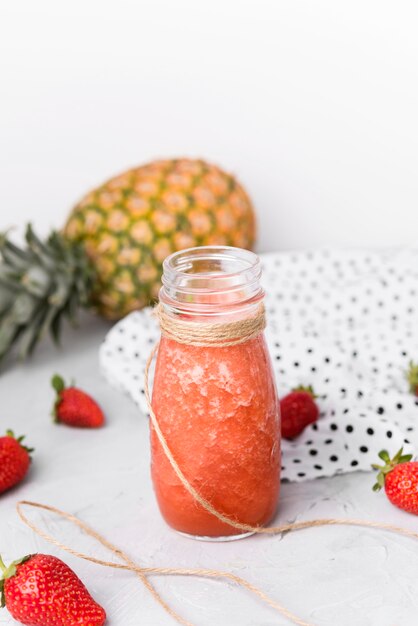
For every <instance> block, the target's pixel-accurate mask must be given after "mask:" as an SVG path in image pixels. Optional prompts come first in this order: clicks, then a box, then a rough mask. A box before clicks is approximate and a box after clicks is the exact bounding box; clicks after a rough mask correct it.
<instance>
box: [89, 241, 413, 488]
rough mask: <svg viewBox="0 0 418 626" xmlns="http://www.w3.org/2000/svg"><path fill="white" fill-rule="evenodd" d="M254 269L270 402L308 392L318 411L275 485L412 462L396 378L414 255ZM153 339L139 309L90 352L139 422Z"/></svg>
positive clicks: (409, 311) (402, 360)
mask: <svg viewBox="0 0 418 626" xmlns="http://www.w3.org/2000/svg"><path fill="white" fill-rule="evenodd" d="M262 262H263V270H264V271H263V276H264V277H263V282H264V287H265V290H266V294H267V295H266V309H267V314H268V328H267V331H266V338H267V342H268V345H269V349H270V354H271V357H272V364H273V368H274V371H275V375H276V382H277V387H278V392H279V396H280V397H283V396H284V395H285V394H286V393H288V392H289V390H290V389H292V388H293V387H295V386H297V385H300V384H305V385H309V384H312V385H313V387H314V389H315V392H316V393H317V395H318V396H319V398H318V400H317V402H318V404H319V407H320V411H321V417H320V419H319V421H318V423H317V424H313V425H311V426H309V427H308V428H306V429H305V431H304V432H303V433H302V434H301V435H300V436H299V437H298V438H296V439H295V440H294V441H284V442H283V445H282V448H283V469H282V476H283V478H284V479H287V480H292V481H303V480H309V479H312V478H317V477H320V476H332V475H334V474H339V473H342V472H350V471H356V470H369V469H370V465H371V463H373V462H376V459H377V454H378V452H379V451H380V450H382V449H384V448H386V449H388V450H389V451H390V452H391V453H395V452H396V451H397V450H398V449H399V448H400V447H401V446H404V449H405V450H407V451H408V452H412V453H413V452H414V449H415V447H416V446H417V447H418V426H417V424H418V399H417V398H415V397H414V396H412V395H411V394H409V392H408V387H407V382H406V379H405V376H404V372H405V370H406V369H407V367H408V363H409V361H410V360H411V359H415V360H416V361H418V251H417V252H413V251H408V252H399V253H389V252H387V253H375V252H355V253H354V252H348V251H347V252H343V251H340V252H337V251H334V252H333V251H317V252H301V253H293V254H288V253H274V254H265V255H262ZM158 336H159V332H158V328H157V327H156V321H155V319H154V317H153V316H152V315H151V311H150V310H149V309H146V310H143V311H140V312H135V313H131V314H130V315H129V316H128V317H126V318H125V319H124V320H122V321H121V322H119V323H118V324H116V326H114V327H113V328H112V330H111V331H110V332H109V333H108V335H107V337H106V338H105V341H104V342H103V344H102V346H101V349H100V364H101V369H102V372H103V373H104V375H105V376H106V378H107V379H108V381H109V382H110V383H111V384H112V385H113V386H114V387H116V388H117V389H119V390H121V391H123V392H125V393H127V394H129V395H130V396H131V397H132V398H133V400H134V401H135V402H136V403H137V404H138V405H139V406H140V408H141V409H142V410H143V411H144V413H146V404H145V398H144V390H143V371H144V368H145V362H146V360H147V357H148V355H149V352H150V349H151V347H152V345H153V344H154V343H155V342H156V341H157V340H158ZM405 440H406V441H405Z"/></svg>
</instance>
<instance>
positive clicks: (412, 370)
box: [406, 361, 418, 394]
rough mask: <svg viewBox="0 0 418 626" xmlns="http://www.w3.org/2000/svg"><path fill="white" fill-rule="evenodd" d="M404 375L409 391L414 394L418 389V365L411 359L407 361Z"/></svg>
mask: <svg viewBox="0 0 418 626" xmlns="http://www.w3.org/2000/svg"><path fill="white" fill-rule="evenodd" d="M406 377H407V380H408V383H409V389H410V391H411V393H415V394H416V393H417V390H418V365H416V364H415V363H414V362H413V361H410V362H409V370H408V372H407V376H406Z"/></svg>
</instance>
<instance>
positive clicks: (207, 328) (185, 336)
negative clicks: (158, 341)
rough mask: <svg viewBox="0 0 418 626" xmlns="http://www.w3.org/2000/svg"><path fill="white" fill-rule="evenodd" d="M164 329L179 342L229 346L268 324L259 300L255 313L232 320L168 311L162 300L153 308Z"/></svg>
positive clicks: (220, 346) (194, 344)
mask: <svg viewBox="0 0 418 626" xmlns="http://www.w3.org/2000/svg"><path fill="white" fill-rule="evenodd" d="M154 312H155V315H156V317H157V319H158V322H159V325H160V328H161V333H162V334H163V335H164V336H165V337H168V338H169V339H174V341H177V343H183V344H187V345H189V346H199V347H211V348H226V347H229V346H237V345H239V344H241V343H245V342H246V341H249V340H250V339H253V338H254V337H257V335H259V334H260V333H262V332H263V330H264V329H265V327H266V316H265V309H264V305H263V304H260V305H259V306H258V308H257V311H256V313H255V315H250V316H248V317H246V318H245V319H240V320H234V321H229V322H209V323H208V322H194V321H187V320H183V319H180V318H178V317H174V316H172V315H169V314H168V313H166V311H165V309H164V306H163V305H162V304H161V303H160V304H157V306H156V307H155V309H154Z"/></svg>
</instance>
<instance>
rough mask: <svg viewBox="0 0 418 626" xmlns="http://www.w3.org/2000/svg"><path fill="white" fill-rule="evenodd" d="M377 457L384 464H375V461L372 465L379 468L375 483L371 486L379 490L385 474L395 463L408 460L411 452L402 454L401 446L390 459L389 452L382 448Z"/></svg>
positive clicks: (410, 457)
mask: <svg viewBox="0 0 418 626" xmlns="http://www.w3.org/2000/svg"><path fill="white" fill-rule="evenodd" d="M379 458H380V459H382V461H384V465H377V464H375V463H373V465H372V468H373V469H375V470H379V473H378V475H377V480H376V483H375V484H374V486H373V491H380V490H381V489H382V487H384V486H385V478H386V476H387V474H389V473H390V472H391V471H392V470H393V468H394V467H396V466H397V465H400V464H401V463H407V462H408V461H410V460H411V459H412V454H404V453H403V448H401V449H400V450H398V452H397V453H396V454H395V456H394V457H393V459H391V458H390V455H389V452H388V451H387V450H382V451H381V452H379Z"/></svg>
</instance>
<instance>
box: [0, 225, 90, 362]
mask: <svg viewBox="0 0 418 626" xmlns="http://www.w3.org/2000/svg"><path fill="white" fill-rule="evenodd" d="M25 241H26V247H24V248H21V247H18V246H17V245H15V244H13V243H12V242H11V241H10V239H9V238H8V236H7V234H6V233H3V234H2V235H0V360H1V359H2V358H3V357H4V356H5V355H6V354H7V353H8V352H9V351H10V350H11V348H12V347H13V346H14V345H15V344H17V343H19V355H20V356H21V357H22V358H25V357H26V356H27V355H29V354H30V353H31V352H32V351H33V349H34V347H35V345H36V344H37V342H38V340H39V339H40V338H41V337H42V336H44V335H45V334H47V333H49V334H50V335H51V336H52V338H53V340H54V341H55V342H56V343H58V342H59V335H60V329H61V321H62V319H63V318H64V317H66V318H68V319H69V320H70V321H71V322H73V323H74V321H75V316H76V313H77V310H78V308H79V307H84V306H88V304H89V299H90V294H91V290H92V286H93V281H94V270H93V266H92V264H91V262H90V261H89V260H88V258H87V256H86V254H85V252H84V250H83V248H82V246H81V245H80V244H77V243H72V242H69V241H67V240H66V239H65V238H64V237H63V236H62V235H60V234H59V233H58V232H55V231H54V232H52V233H51V234H50V236H49V237H48V239H47V240H46V241H44V242H43V241H41V240H40V239H39V238H38V237H37V236H36V235H35V233H34V231H33V229H32V227H31V225H30V224H29V225H28V227H27V229H26V234H25Z"/></svg>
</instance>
